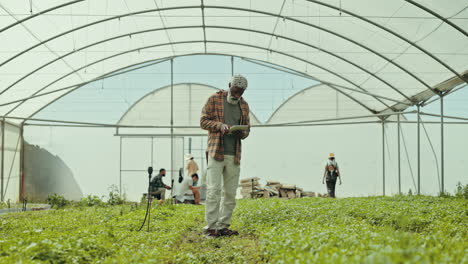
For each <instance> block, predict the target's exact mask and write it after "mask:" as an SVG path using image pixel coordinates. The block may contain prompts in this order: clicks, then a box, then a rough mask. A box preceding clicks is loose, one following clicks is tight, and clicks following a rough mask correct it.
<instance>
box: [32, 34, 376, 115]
mask: <svg viewBox="0 0 468 264" xmlns="http://www.w3.org/2000/svg"><path fill="white" fill-rule="evenodd" d="M196 42H197V43H201V42H202V41H196ZM184 43H186V42H184ZM166 45H168V44H166ZM172 45H174V43H172ZM132 52H133V51H132ZM192 55H222V56H231V57H234V56H233V55H231V54H221V53H190V54H184V55H178V56H169V57H165V58H157V59H151V60H146V61H142V62H138V63H135V64H132V65H127V66H124V67H122V68H119V69H116V70H113V71H110V72H108V73H104V74H102V75H100V76H98V77H96V78H94V79H93V80H91V81H88V82H84V83H83V84H78V85H72V86H69V87H65V89H68V88H70V90H68V91H67V92H66V93H64V94H62V95H60V96H58V97H56V98H54V99H53V100H52V101H51V102H49V103H48V104H46V105H44V106H42V107H41V108H39V109H38V110H36V111H35V112H34V113H32V114H31V115H30V116H29V117H28V118H27V119H25V120H24V121H23V123H24V122H25V121H27V120H28V119H30V118H31V117H33V116H34V115H36V114H37V113H39V112H40V111H42V109H44V108H45V107H47V106H48V105H50V104H52V103H54V102H56V101H57V100H59V99H60V98H62V97H64V96H66V95H67V94H69V93H71V92H73V91H75V90H76V89H79V88H81V87H83V86H84V85H86V84H88V83H91V82H94V81H95V80H97V79H100V78H101V77H105V76H108V75H111V74H113V73H116V72H119V71H122V70H124V69H126V68H130V67H133V66H136V65H141V64H145V63H150V62H154V61H161V62H165V61H168V60H169V59H172V58H175V57H185V56H192ZM112 56H117V55H112ZM112 56H111V57H112ZM108 58H109V57H107V58H104V59H101V60H98V61H96V62H93V63H91V64H94V63H97V62H100V61H102V60H105V59H108ZM257 61H260V60H257ZM261 62H263V63H269V62H265V61H261ZM89 66H90V64H88V65H86V66H83V67H81V68H80V69H77V71H78V70H82V69H84V68H86V67H89ZM71 74H73V72H71V73H68V74H67V75H71ZM305 76H307V75H305ZM308 77H309V78H312V79H314V80H316V81H319V82H321V81H320V80H318V79H316V78H314V77H312V76H308ZM62 78H65V76H62V77H61V78H60V79H62ZM58 80H59V79H57V80H55V81H54V82H52V83H49V84H48V85H47V86H45V87H43V88H42V90H43V89H45V88H47V87H49V86H50V85H52V84H54V83H55V82H57V81H58ZM328 87H330V88H332V89H334V90H336V91H338V92H340V93H342V94H343V95H344V96H346V97H348V98H350V99H351V100H353V101H354V102H356V103H358V104H360V105H361V106H363V107H364V108H365V109H367V110H368V111H369V112H371V113H372V114H375V113H376V112H375V111H374V110H372V109H370V108H369V107H367V106H365V105H363V104H362V103H361V102H360V101H359V100H357V99H355V98H354V97H352V96H351V95H349V94H346V93H344V92H342V91H341V90H339V89H338V88H336V87H335V88H334V87H332V86H331V85H330V84H329V85H328ZM58 90H63V88H62V89H58Z"/></svg>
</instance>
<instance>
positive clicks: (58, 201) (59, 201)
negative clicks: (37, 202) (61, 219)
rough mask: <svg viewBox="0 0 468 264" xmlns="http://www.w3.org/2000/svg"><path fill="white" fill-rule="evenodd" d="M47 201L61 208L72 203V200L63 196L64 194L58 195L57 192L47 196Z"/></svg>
mask: <svg viewBox="0 0 468 264" xmlns="http://www.w3.org/2000/svg"><path fill="white" fill-rule="evenodd" d="M46 201H47V203H48V204H50V205H51V207H52V208H55V209H61V208H63V207H65V206H66V205H69V204H70V201H68V200H67V199H65V197H63V196H62V195H58V194H56V193H54V194H52V195H50V194H49V196H47V200H46Z"/></svg>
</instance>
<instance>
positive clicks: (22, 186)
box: [19, 123, 25, 201]
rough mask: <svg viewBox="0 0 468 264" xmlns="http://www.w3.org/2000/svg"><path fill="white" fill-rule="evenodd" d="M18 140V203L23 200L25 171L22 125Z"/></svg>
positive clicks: (22, 124) (22, 125)
mask: <svg viewBox="0 0 468 264" xmlns="http://www.w3.org/2000/svg"><path fill="white" fill-rule="evenodd" d="M20 140H21V150H20V197H19V199H20V201H23V199H24V176H25V171H24V154H25V153H24V152H25V147H24V123H21V127H20Z"/></svg>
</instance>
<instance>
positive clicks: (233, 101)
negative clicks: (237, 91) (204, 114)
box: [227, 91, 240, 105]
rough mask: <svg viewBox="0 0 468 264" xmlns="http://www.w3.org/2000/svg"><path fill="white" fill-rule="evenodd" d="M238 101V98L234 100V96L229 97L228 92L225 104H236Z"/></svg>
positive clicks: (229, 93)
mask: <svg viewBox="0 0 468 264" xmlns="http://www.w3.org/2000/svg"><path fill="white" fill-rule="evenodd" d="M239 101H240V97H239V98H236V97H234V96H232V95H231V91H229V92H228V95H227V102H228V103H230V104H233V105H235V104H238V103H239Z"/></svg>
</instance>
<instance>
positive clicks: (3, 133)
mask: <svg viewBox="0 0 468 264" xmlns="http://www.w3.org/2000/svg"><path fill="white" fill-rule="evenodd" d="M4 166H5V118H3V121H2V160H1V166H0V169H1V170H2V173H1V181H2V187H1V195H0V196H1V200H2V202H3V201H4V193H3V191H4V190H3V188H4V184H5V178H4V170H5V167H4Z"/></svg>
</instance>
